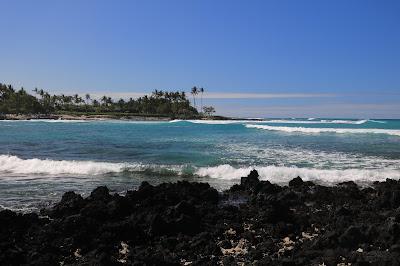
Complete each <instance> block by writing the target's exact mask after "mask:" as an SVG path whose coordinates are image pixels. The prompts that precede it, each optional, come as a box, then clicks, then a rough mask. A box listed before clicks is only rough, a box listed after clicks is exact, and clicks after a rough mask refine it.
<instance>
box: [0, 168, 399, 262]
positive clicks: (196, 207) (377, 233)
mask: <svg viewBox="0 0 400 266" xmlns="http://www.w3.org/2000/svg"><path fill="white" fill-rule="evenodd" d="M398 191H400V183H399V182H398V181H395V180H387V181H385V182H376V183H374V184H373V188H363V189H360V188H359V187H358V186H357V185H356V184H355V183H353V182H346V183H341V184H339V185H337V186H334V187H324V186H320V185H315V184H313V183H311V182H303V181H302V180H301V178H295V179H293V180H292V181H290V183H289V186H283V187H281V186H278V185H275V184H271V183H270V182H268V181H260V180H259V178H258V173H257V171H252V172H251V173H250V174H249V175H248V176H247V177H243V178H242V179H241V183H240V185H236V186H233V187H232V188H231V189H230V190H228V191H225V192H221V193H218V191H217V190H215V189H214V188H212V187H210V186H209V185H208V184H204V183H190V182H187V181H182V182H177V183H174V184H172V183H164V184H160V185H157V186H153V185H150V184H149V183H148V182H143V183H142V184H141V186H140V187H139V189H138V190H135V191H129V192H127V194H126V196H121V195H110V192H109V190H108V189H107V188H106V187H99V188H97V189H95V190H94V191H93V192H92V193H91V194H90V196H89V197H87V198H85V199H83V198H82V197H81V196H80V195H78V194H75V193H74V192H67V193H65V194H64V195H63V197H62V199H61V201H60V202H59V203H58V204H55V205H54V206H53V207H50V208H48V209H46V210H42V211H41V214H44V215H48V216H49V217H50V218H47V217H39V216H38V215H37V214H19V213H18V214H17V213H15V212H12V211H9V210H5V211H1V212H0V265H29V264H30V265H54V262H56V264H63V265H121V264H127V265H224V264H225V265H232V263H233V264H238V263H239V264H244V265H318V264H322V263H325V265H338V264H339V265H340V263H347V264H348V263H352V265H366V263H367V262H368V263H372V264H374V265H399V264H400V259H399V258H400V256H399V254H400V248H399V245H400V207H399V206H398V205H399V202H398V196H399V195H398ZM122 246H123V247H125V248H122Z"/></svg>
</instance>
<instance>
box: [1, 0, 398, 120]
mask: <svg viewBox="0 0 400 266" xmlns="http://www.w3.org/2000/svg"><path fill="white" fill-rule="evenodd" d="M0 10H1V16H0V34H1V35H0V36H1V41H0V60H1V63H0V82H3V83H11V84H14V85H15V86H16V87H20V86H24V87H25V88H27V89H33V88H34V87H39V88H44V89H47V90H49V91H51V92H61V91H62V92H65V93H76V92H78V93H79V92H86V91H88V92H91V93H92V94H94V95H97V94H98V95H101V94H104V93H107V94H111V95H114V96H115V97H119V96H121V95H134V94H137V93H146V92H150V91H151V90H153V89H163V90H168V89H174V90H175V89H179V90H189V89H190V87H192V86H193V85H198V86H202V87H204V88H205V89H206V92H207V93H206V94H205V95H204V98H205V99H204V102H205V103H207V104H212V105H214V106H215V107H216V109H217V112H218V113H219V114H226V115H232V116H253V117H304V116H306V117H308V116H312V117H363V118H367V117H380V118H384V117H386V118H400V16H399V14H400V1H391V0H385V1H378V0H375V1H369V0H360V1H355V0H345V1H339V0H338V1H318V0H315V1H307V0H302V1H295V0H292V1H284V0H279V1H256V0H252V1H245V0H243V1H237V0H230V1H222V0H221V1H217V0H212V1H207V0H202V1H200V0H181V1H176V0H169V1H164V0H159V1H152V0H143V1H135V0H132V1H123V0H120V1H111V0H110V1H90V0H87V1H78V0H70V1H44V0H37V1H28V0H26V1H23V0H15V1H13V0H0Z"/></svg>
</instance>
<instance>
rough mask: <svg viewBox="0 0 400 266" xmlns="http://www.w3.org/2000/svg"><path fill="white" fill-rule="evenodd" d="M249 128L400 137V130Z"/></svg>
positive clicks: (260, 126) (252, 126)
mask: <svg viewBox="0 0 400 266" xmlns="http://www.w3.org/2000/svg"><path fill="white" fill-rule="evenodd" d="M246 127H247V128H257V129H264V130H270V131H283V132H289V133H294V132H300V133H308V134H310V133H311V134H318V133H338V134H387V135H393V136H400V130H396V129H379V128H311V127H279V126H267V125H246Z"/></svg>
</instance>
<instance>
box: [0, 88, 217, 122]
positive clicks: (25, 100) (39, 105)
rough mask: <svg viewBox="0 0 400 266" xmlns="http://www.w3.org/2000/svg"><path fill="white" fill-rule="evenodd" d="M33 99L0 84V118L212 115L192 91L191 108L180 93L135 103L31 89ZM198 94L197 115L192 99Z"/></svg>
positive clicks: (155, 94)
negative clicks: (28, 115)
mask: <svg viewBox="0 0 400 266" xmlns="http://www.w3.org/2000/svg"><path fill="white" fill-rule="evenodd" d="M33 93H34V94H33V95H32V94H29V93H28V92H27V91H26V90H25V89H24V88H21V89H19V90H16V89H14V87H13V86H11V85H6V84H1V83H0V114H15V115H19V114H24V115H26V114H71V115H80V114H85V115H96V114H112V115H116V116H124V115H143V116H150V115H152V116H162V117H171V118H201V117H210V116H212V115H213V113H215V109H214V108H213V107H211V106H203V93H204V89H203V88H197V87H193V88H192V90H191V94H192V96H193V105H192V104H191V102H190V100H189V99H188V97H187V96H186V93H185V92H184V91H162V90H154V91H153V92H152V93H151V94H150V95H144V96H142V97H139V98H137V99H133V98H129V99H122V98H121V99H119V100H114V99H112V98H111V97H109V96H106V95H104V96H102V97H101V98H99V99H96V98H93V97H92V96H91V95H90V94H85V95H84V96H83V97H82V96H80V95H78V94H74V95H65V94H59V95H57V94H54V95H51V94H50V93H48V92H46V91H44V90H43V89H37V88H35V89H34V90H33ZM199 93H201V105H200V110H204V112H201V111H200V112H199V111H198V109H197V105H196V96H197V95H198V94H199Z"/></svg>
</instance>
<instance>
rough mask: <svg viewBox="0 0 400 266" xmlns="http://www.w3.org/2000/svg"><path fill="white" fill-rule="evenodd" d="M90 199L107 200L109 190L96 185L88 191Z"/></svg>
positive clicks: (109, 197)
mask: <svg viewBox="0 0 400 266" xmlns="http://www.w3.org/2000/svg"><path fill="white" fill-rule="evenodd" d="M90 199H92V200H96V201H108V200H110V199H111V196H110V191H109V190H108V188H107V187H104V186H102V187H97V188H96V189H95V190H93V191H92V193H90Z"/></svg>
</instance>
